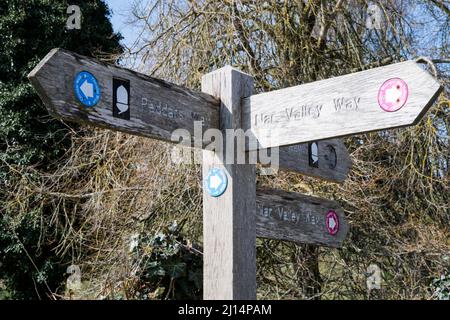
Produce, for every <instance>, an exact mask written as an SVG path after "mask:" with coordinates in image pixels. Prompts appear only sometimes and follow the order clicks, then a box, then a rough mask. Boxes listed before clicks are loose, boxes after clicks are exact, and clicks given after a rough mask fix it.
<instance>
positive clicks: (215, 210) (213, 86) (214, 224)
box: [202, 66, 256, 300]
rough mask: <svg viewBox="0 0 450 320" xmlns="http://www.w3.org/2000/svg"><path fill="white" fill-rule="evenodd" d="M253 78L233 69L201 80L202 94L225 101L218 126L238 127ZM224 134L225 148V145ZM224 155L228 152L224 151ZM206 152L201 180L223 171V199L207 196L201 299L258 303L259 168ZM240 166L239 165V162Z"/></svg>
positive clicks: (225, 69) (204, 204) (205, 201)
mask: <svg viewBox="0 0 450 320" xmlns="http://www.w3.org/2000/svg"><path fill="white" fill-rule="evenodd" d="M252 90H253V78H252V77H251V76H249V75H247V74H244V73H242V72H240V71H238V70H236V69H233V68H232V67H230V66H226V67H224V68H222V69H219V70H216V71H214V72H212V73H209V74H207V75H205V76H203V78H202V91H203V92H205V93H209V94H211V95H213V96H215V97H217V98H219V99H220V100H221V106H220V128H221V130H222V132H223V133H224V130H225V129H240V128H241V127H242V126H241V121H242V120H241V114H242V113H241V111H242V110H241V102H242V98H244V97H249V96H250V95H251V94H252ZM225 139H226V136H225V134H224V142H225V143H224V145H226V144H227V143H226V141H225ZM224 151H225V152H224V154H226V150H224ZM202 152H203V179H205V178H206V176H207V175H208V172H209V171H210V169H212V168H219V169H224V171H225V172H226V175H227V178H228V186H227V189H226V191H225V193H224V194H223V195H221V196H220V197H212V196H211V195H209V194H208V193H207V192H206V190H205V189H204V192H203V245H204V267H203V277H204V280H203V290H204V293H203V296H204V299H205V300H254V299H256V244H255V242H256V222H255V218H256V200H255V199H256V182H255V181H256V170H255V165H254V164H225V163H224V162H225V159H222V158H221V157H220V155H219V154H217V153H215V152H214V151H202ZM235 163H236V162H235Z"/></svg>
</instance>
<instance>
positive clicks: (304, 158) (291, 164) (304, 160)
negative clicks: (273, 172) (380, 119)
mask: <svg viewBox="0 0 450 320" xmlns="http://www.w3.org/2000/svg"><path fill="white" fill-rule="evenodd" d="M317 145H318V157H319V161H318V166H317V167H315V166H312V165H311V164H310V161H309V157H310V155H309V144H308V143H303V144H298V145H292V146H286V147H280V149H279V168H280V170H284V171H294V172H299V173H302V174H304V175H307V176H311V177H316V178H320V179H324V180H327V181H331V182H339V183H341V182H344V181H345V179H346V178H347V175H348V173H349V171H350V169H351V167H352V162H351V159H350V156H349V154H348V151H347V148H346V147H345V145H344V143H343V142H342V140H340V139H331V140H322V141H319V142H317Z"/></svg>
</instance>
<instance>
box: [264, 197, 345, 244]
mask: <svg viewBox="0 0 450 320" xmlns="http://www.w3.org/2000/svg"><path fill="white" fill-rule="evenodd" d="M348 230H349V226H348V223H347V219H346V218H345V215H344V210H343V209H342V208H341V206H340V205H339V204H338V203H337V202H336V201H330V200H325V199H320V198H315V197H310V196H305V195H302V194H298V193H294V192H286V191H281V190H273V189H258V190H257V191H256V236H258V237H261V238H268V239H277V240H285V241H292V242H297V243H308V244H314V245H320V246H327V247H340V246H341V245H342V242H343V241H344V239H345V237H346V235H347V233H348Z"/></svg>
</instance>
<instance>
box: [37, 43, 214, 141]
mask: <svg viewBox="0 0 450 320" xmlns="http://www.w3.org/2000/svg"><path fill="white" fill-rule="evenodd" d="M81 71H88V72H90V73H92V74H93V75H94V76H95V77H96V78H97V80H98V82H99V85H100V88H101V99H100V102H99V103H98V104H97V105H96V106H95V107H85V106H83V105H81V104H80V103H79V102H78V101H77V99H76V97H75V94H74V89H73V86H74V84H73V83H74V79H75V77H76V75H77V74H78V73H79V72H81ZM28 77H29V79H30V81H31V83H32V84H33V86H34V88H35V89H36V90H37V92H38V94H39V96H40V97H41V99H42V100H43V102H44V103H45V105H46V106H47V108H48V110H49V112H50V113H51V114H52V115H53V116H55V117H57V118H60V119H63V120H68V121H73V122H77V123H81V124H88V125H92V126H97V127H101V128H106V129H112V130H118V131H123V132H126V133H131V134H135V135H141V136H145V137H150V138H154V139H160V140H164V141H169V142H170V138H171V134H172V132H173V131H174V130H175V129H179V128H182V129H186V130H188V131H189V133H190V134H191V135H192V136H193V135H194V121H195V120H197V121H200V120H201V121H203V129H204V130H206V129H209V128H218V127H219V101H218V100H217V99H215V98H213V97H212V96H211V95H208V94H205V93H200V92H195V91H192V90H188V89H186V88H183V87H180V86H177V85H175V84H171V83H168V82H165V81H163V80H159V79H155V78H151V77H148V76H145V75H143V74H140V73H137V72H134V71H131V70H128V69H125V68H120V67H117V66H114V65H108V64H104V63H101V62H99V61H96V60H94V59H91V58H87V57H84V56H80V55H77V54H75V53H72V52H69V51H66V50H62V49H53V50H52V51H51V52H50V53H49V54H48V55H47V56H46V57H45V58H44V59H43V60H42V61H41V62H40V63H39V65H38V66H36V68H35V69H34V70H33V71H32V72H31V73H30V74H29V76H28ZM113 78H116V79H121V80H128V81H130V89H131V92H130V120H124V119H120V118H116V117H114V116H113Z"/></svg>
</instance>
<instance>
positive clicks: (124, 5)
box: [105, 0, 136, 46]
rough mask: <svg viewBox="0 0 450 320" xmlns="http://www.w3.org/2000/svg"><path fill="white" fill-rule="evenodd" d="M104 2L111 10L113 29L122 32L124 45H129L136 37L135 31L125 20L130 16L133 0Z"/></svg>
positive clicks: (107, 0) (108, 0) (109, 0)
mask: <svg viewBox="0 0 450 320" xmlns="http://www.w3.org/2000/svg"><path fill="white" fill-rule="evenodd" d="M105 2H106V3H107V4H108V6H109V8H110V9H111V10H112V17H111V22H112V24H113V27H114V31H116V32H120V33H121V34H122V36H123V37H124V40H123V43H124V44H125V45H128V46H129V45H131V44H132V43H133V42H134V40H135V39H136V32H135V30H133V28H131V27H130V26H129V25H128V24H127V21H128V20H129V19H130V17H131V5H132V3H133V2H132V1H127V0H106V1H105Z"/></svg>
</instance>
